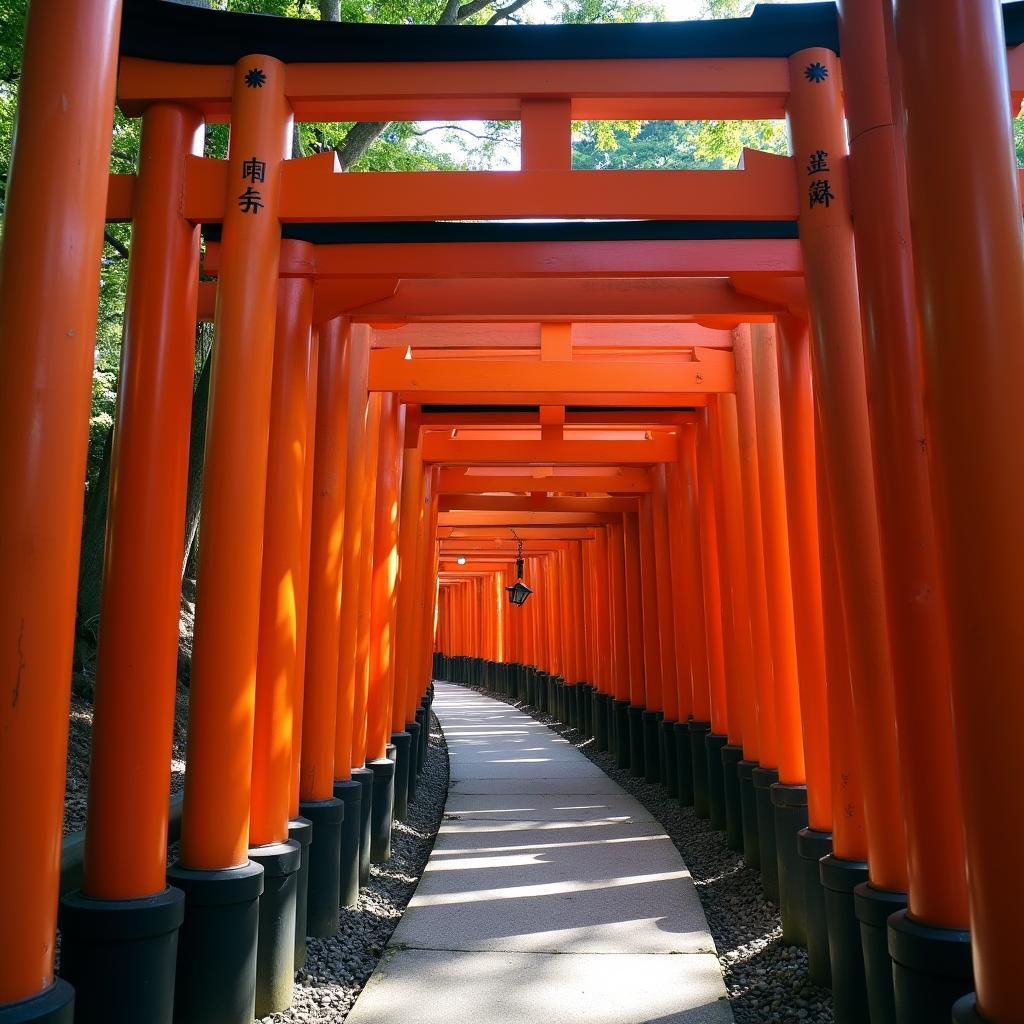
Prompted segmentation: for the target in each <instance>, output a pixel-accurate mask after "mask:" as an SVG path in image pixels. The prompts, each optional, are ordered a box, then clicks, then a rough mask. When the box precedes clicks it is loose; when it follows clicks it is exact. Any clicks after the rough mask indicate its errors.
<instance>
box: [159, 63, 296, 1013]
mask: <svg viewBox="0 0 1024 1024" xmlns="http://www.w3.org/2000/svg"><path fill="white" fill-rule="evenodd" d="M256 76H259V81H260V82H261V83H262V85H261V86H260V87H259V88H254V87H253V86H252V85H251V84H250V83H252V82H253V81H256ZM284 78H285V73H284V65H283V64H281V63H280V62H279V61H277V60H275V59H274V58H272V57H267V56H263V55H252V56H249V57H244V58H242V59H241V60H240V61H238V62H237V63H236V64H235V67H234V70H233V86H232V88H233V93H232V125H231V143H230V148H229V151H228V160H227V168H226V171H227V174H226V179H225V181H226V194H225V213H224V227H223V235H222V242H221V265H220V276H219V279H218V283H217V311H216V320H215V327H214V332H215V334H214V347H213V356H212V359H213V367H212V378H211V385H210V389H211V390H210V411H209V417H208V424H207V432H206V458H205V462H204V467H203V507H202V519H203V529H202V531H201V533H200V536H199V578H200V579H201V580H202V583H201V584H200V585H199V595H198V600H197V602H196V620H195V639H194V642H193V647H192V684H191V697H190V704H189V730H188V751H187V754H188V765H187V769H186V774H185V805H184V813H183V818H182V832H181V862H180V865H179V866H176V867H175V868H173V869H172V870H171V872H170V875H171V877H173V879H174V884H176V885H178V886H180V887H181V888H183V889H185V893H186V901H187V905H186V916H185V924H184V927H183V928H182V931H181V935H180V937H179V947H178V976H177V992H176V995H175V1004H176V1008H175V1012H176V1014H178V1015H179V1016H181V1017H183V1018H184V1019H188V1018H190V1017H196V1016H198V1015H199V1014H200V1012H202V1013H203V1015H204V1016H205V1015H208V1014H210V1013H211V1012H212V1013H215V1015H217V1016H218V1017H219V1019H221V1020H223V1021H225V1022H226V1024H228V1022H234V1021H242V1020H243V1019H246V1017H247V1015H248V1017H249V1018H251V1016H252V1013H253V1003H252V1002H251V1001H249V1000H251V999H252V998H253V996H254V984H255V955H254V951H255V940H256V935H255V930H254V927H255V921H254V920H253V919H252V918H251V916H250V914H249V911H248V909H247V908H248V907H250V906H252V905H253V904H254V903H255V901H256V900H257V898H258V894H259V890H260V886H261V884H262V880H261V879H262V868H260V867H258V866H257V865H255V864H253V863H250V862H249V861H248V857H247V849H248V840H249V795H250V786H251V776H252V742H253V739H252V737H253V714H254V699H255V692H256V651H257V638H258V632H259V605H260V586H261V572H262V554H263V523H264V505H265V499H266V486H267V440H268V434H269V423H270V397H271V378H272V370H273V354H274V325H275V313H276V305H277V284H278V260H279V255H280V225H279V222H278V220H277V209H278V200H279V195H280V190H281V177H282V169H283V163H284V159H285V156H286V155H287V154H288V152H289V151H290V148H291V128H292V116H291V109H290V107H289V106H288V102H287V100H286V99H285V94H284V87H285V82H284ZM211 888H213V889H218V890H220V891H221V892H223V893H224V900H225V902H223V903H220V904H216V905H211V902H210V900H209V896H208V894H209V891H210V889H211ZM228 893H230V894H231V895H230V896H229V895H228ZM227 943H230V948H231V949H232V950H234V951H236V953H237V955H236V956H233V957H232V958H231V959H229V960H228V961H227V962H229V963H231V964H232V965H233V967H232V971H233V973H234V976H233V977H227V976H225V974H224V973H223V972H222V971H221V970H220V969H219V967H218V964H221V963H224V962H225V961H224V960H223V957H224V955H225V948H226V945H225V944H227ZM250 944H251V946H252V949H253V953H251V954H250V952H249V947H250ZM250 957H251V959H250ZM211 993H212V994H213V996H215V997H216V999H217V1000H219V1001H221V1002H220V1005H215V1006H214V1007H213V1008H212V1009H211ZM200 1007H202V1008H203V1009H202V1011H200Z"/></svg>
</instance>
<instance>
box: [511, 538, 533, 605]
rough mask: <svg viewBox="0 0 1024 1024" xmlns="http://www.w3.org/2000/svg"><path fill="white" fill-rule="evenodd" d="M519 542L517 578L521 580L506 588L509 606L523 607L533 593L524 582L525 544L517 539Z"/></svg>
mask: <svg viewBox="0 0 1024 1024" xmlns="http://www.w3.org/2000/svg"><path fill="white" fill-rule="evenodd" d="M516 540H517V541H519V550H518V552H517V553H516V576H518V577H519V578H518V579H517V580H516V582H515V583H513V584H512V586H511V587H506V588H505V593H506V594H508V601H509V604H514V605H517V606H518V605H523V604H526V599H527V598H528V597H529V596H530V595H531V594H532V593H533V591H532V590H531V589H530V588H529V587H528V586H527V585H526V584H525V583H524V582H523V564H524V563H523V542H522V541H521V540H519V538H518V537H516Z"/></svg>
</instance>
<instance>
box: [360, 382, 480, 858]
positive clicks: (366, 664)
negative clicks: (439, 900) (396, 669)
mask: <svg viewBox="0 0 1024 1024" xmlns="http://www.w3.org/2000/svg"><path fill="white" fill-rule="evenodd" d="M380 418H381V396H380V394H379V393H374V394H371V395H370V396H369V398H368V399H367V406H366V426H365V428H364V429H365V436H366V443H365V444H364V446H363V478H364V480H365V481H366V488H365V492H364V495H363V508H362V517H361V525H360V531H359V532H360V538H361V546H360V548H359V599H358V603H357V605H356V607H357V609H358V616H357V620H356V661H355V700H354V704H353V711H352V767H353V768H362V767H363V766H364V764H365V762H366V761H367V760H368V759H369V756H370V755H369V754H368V753H367V706H368V702H369V686H370V607H371V600H370V598H371V588H372V583H373V544H374V541H373V535H374V511H375V509H376V505H377V463H378V461H379V459H378V456H379V454H380ZM449 602H450V605H451V607H450V617H449V622H450V628H451V630H452V637H453V644H454V643H455V641H456V639H458V642H460V643H461V634H460V633H459V625H460V623H459V620H458V612H459V608H460V607H461V605H460V604H459V592H458V590H455V591H453V592H452V593H450V594H449ZM449 653H450V654H453V655H454V654H461V653H462V652H461V651H456V650H455V649H454V648H453V649H452V650H451V651H450V652H449ZM371 774H372V773H371ZM365 795H366V791H365V790H364V796H365ZM367 849H369V847H367ZM365 867H366V872H367V877H369V875H368V872H369V870H370V866H369V860H368V859H367V860H366V862H365Z"/></svg>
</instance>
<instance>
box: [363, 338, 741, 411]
mask: <svg viewBox="0 0 1024 1024" xmlns="http://www.w3.org/2000/svg"><path fill="white" fill-rule="evenodd" d="M694 354H695V356H696V357H697V358H695V359H694V360H693V361H692V362H684V361H681V360H680V361H678V362H663V363H648V362H628V361H625V360H622V361H615V360H609V361H607V362H598V361H595V360H579V359H577V360H572V359H569V360H544V361H542V360H539V359H538V360H535V361H532V362H524V361H516V362H511V361H504V360H498V359H492V360H474V359H466V360H453V359H405V358H404V357H403V355H402V352H401V351H400V350H398V349H378V350H377V351H375V352H371V353H370V373H369V388H370V390H371V391H400V392H402V393H403V394H404V395H416V394H421V395H422V394H425V395H430V396H431V397H429V398H427V397H423V398H422V399H420V401H421V403H422V404H428V403H436V402H437V399H436V398H435V397H433V396H434V395H436V394H447V395H449V396H458V395H465V394H466V393H480V392H490V393H494V394H495V395H502V394H509V393H512V392H515V393H523V392H531V393H533V394H537V395H546V396H548V397H547V401H546V402H545V403H544V404H554V403H553V402H552V399H553V398H556V397H557V396H560V395H561V396H564V395H566V394H574V395H586V396H590V397H589V400H586V399H585V400H584V401H582V402H576V401H569V400H568V399H565V398H563V399H561V400H559V403H558V404H563V405H601V404H602V402H601V401H599V400H597V398H598V397H599V396H606V395H610V394H614V395H621V394H633V395H641V396H649V395H664V394H666V393H668V394H673V393H675V395H676V402H675V404H676V405H677V406H684V405H686V404H688V403H687V402H685V401H681V400H679V396H680V395H684V394H685V395H692V394H721V393H727V392H732V391H735V390H736V374H735V363H734V361H733V356H732V353H731V352H722V351H719V350H715V349H696V350H694ZM449 401H452V399H449ZM506 404H508V403H507V402H506ZM512 404H518V403H512Z"/></svg>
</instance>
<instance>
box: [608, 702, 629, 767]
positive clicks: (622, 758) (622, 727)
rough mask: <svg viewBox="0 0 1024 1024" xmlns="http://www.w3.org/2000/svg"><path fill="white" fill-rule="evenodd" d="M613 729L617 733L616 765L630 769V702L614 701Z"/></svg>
mask: <svg viewBox="0 0 1024 1024" xmlns="http://www.w3.org/2000/svg"><path fill="white" fill-rule="evenodd" d="M612 728H613V729H614V731H615V764H616V767H618V768H628V767H629V701H628V700H615V701H612Z"/></svg>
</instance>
